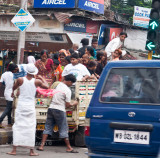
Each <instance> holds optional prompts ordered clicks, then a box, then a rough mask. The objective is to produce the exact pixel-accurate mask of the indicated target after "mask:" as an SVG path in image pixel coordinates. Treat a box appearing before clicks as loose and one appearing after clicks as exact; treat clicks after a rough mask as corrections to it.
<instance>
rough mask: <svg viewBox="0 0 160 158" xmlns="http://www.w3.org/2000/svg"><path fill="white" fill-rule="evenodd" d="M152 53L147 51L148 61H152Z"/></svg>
mask: <svg viewBox="0 0 160 158" xmlns="http://www.w3.org/2000/svg"><path fill="white" fill-rule="evenodd" d="M152 54H153V51H148V60H152Z"/></svg>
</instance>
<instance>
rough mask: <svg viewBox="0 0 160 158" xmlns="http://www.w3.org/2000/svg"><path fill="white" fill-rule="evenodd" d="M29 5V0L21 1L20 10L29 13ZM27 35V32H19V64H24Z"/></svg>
mask: <svg viewBox="0 0 160 158" xmlns="http://www.w3.org/2000/svg"><path fill="white" fill-rule="evenodd" d="M27 3H28V0H21V6H20V8H22V9H24V10H25V11H27ZM25 34H26V31H25V30H24V31H23V32H22V31H20V30H19V38H18V50H17V64H22V63H23V58H24V47H25Z"/></svg>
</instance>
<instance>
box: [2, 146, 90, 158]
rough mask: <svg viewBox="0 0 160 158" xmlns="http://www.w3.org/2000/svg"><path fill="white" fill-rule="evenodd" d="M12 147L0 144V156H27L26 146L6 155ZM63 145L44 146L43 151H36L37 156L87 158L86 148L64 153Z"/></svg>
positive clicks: (46, 157)
mask: <svg viewBox="0 0 160 158" xmlns="http://www.w3.org/2000/svg"><path fill="white" fill-rule="evenodd" d="M11 149H12V146H11V145H0V158H22V157H23V158H28V157H29V149H26V148H20V147H19V148H17V155H16V156H12V155H7V154H6V153H7V152H10V151H11ZM65 149H66V148H65V146H64V145H58V146H45V148H44V151H36V152H38V153H39V156H38V157H37V158H87V155H86V154H85V153H86V152H87V148H77V147H76V148H74V149H76V150H77V151H79V153H74V154H73V153H66V152H65Z"/></svg>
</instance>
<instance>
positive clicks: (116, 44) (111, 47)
mask: <svg viewBox="0 0 160 158" xmlns="http://www.w3.org/2000/svg"><path fill="white" fill-rule="evenodd" d="M122 45H123V42H121V40H120V38H119V37H117V38H114V39H113V40H112V41H110V42H109V43H108V45H107V46H106V48H105V52H107V57H109V56H111V53H112V52H114V51H115V50H116V49H119V48H120V47H121V46H122ZM123 55H125V54H123V52H122V56H123Z"/></svg>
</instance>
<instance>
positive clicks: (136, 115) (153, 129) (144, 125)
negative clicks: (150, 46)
mask: <svg viewBox="0 0 160 158" xmlns="http://www.w3.org/2000/svg"><path fill="white" fill-rule="evenodd" d="M85 135H86V136H85V141H86V145H87V147H88V156H89V157H90V158H102V157H103V158H105V157H106V158H120V157H123V158H133V157H134V158H156V157H157V154H158V151H159V147H160V62H159V61H158V60H157V61H156V60H152V61H146V60H144V61H138V60H136V61H126V60H125V61H116V62H109V63H108V64H107V66H106V67H105V69H104V70H103V73H102V75H101V77H100V80H99V82H98V84H97V87H96V89H95V92H94V94H93V97H92V99H91V102H90V104H89V107H88V110H87V113H86V127H85Z"/></svg>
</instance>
